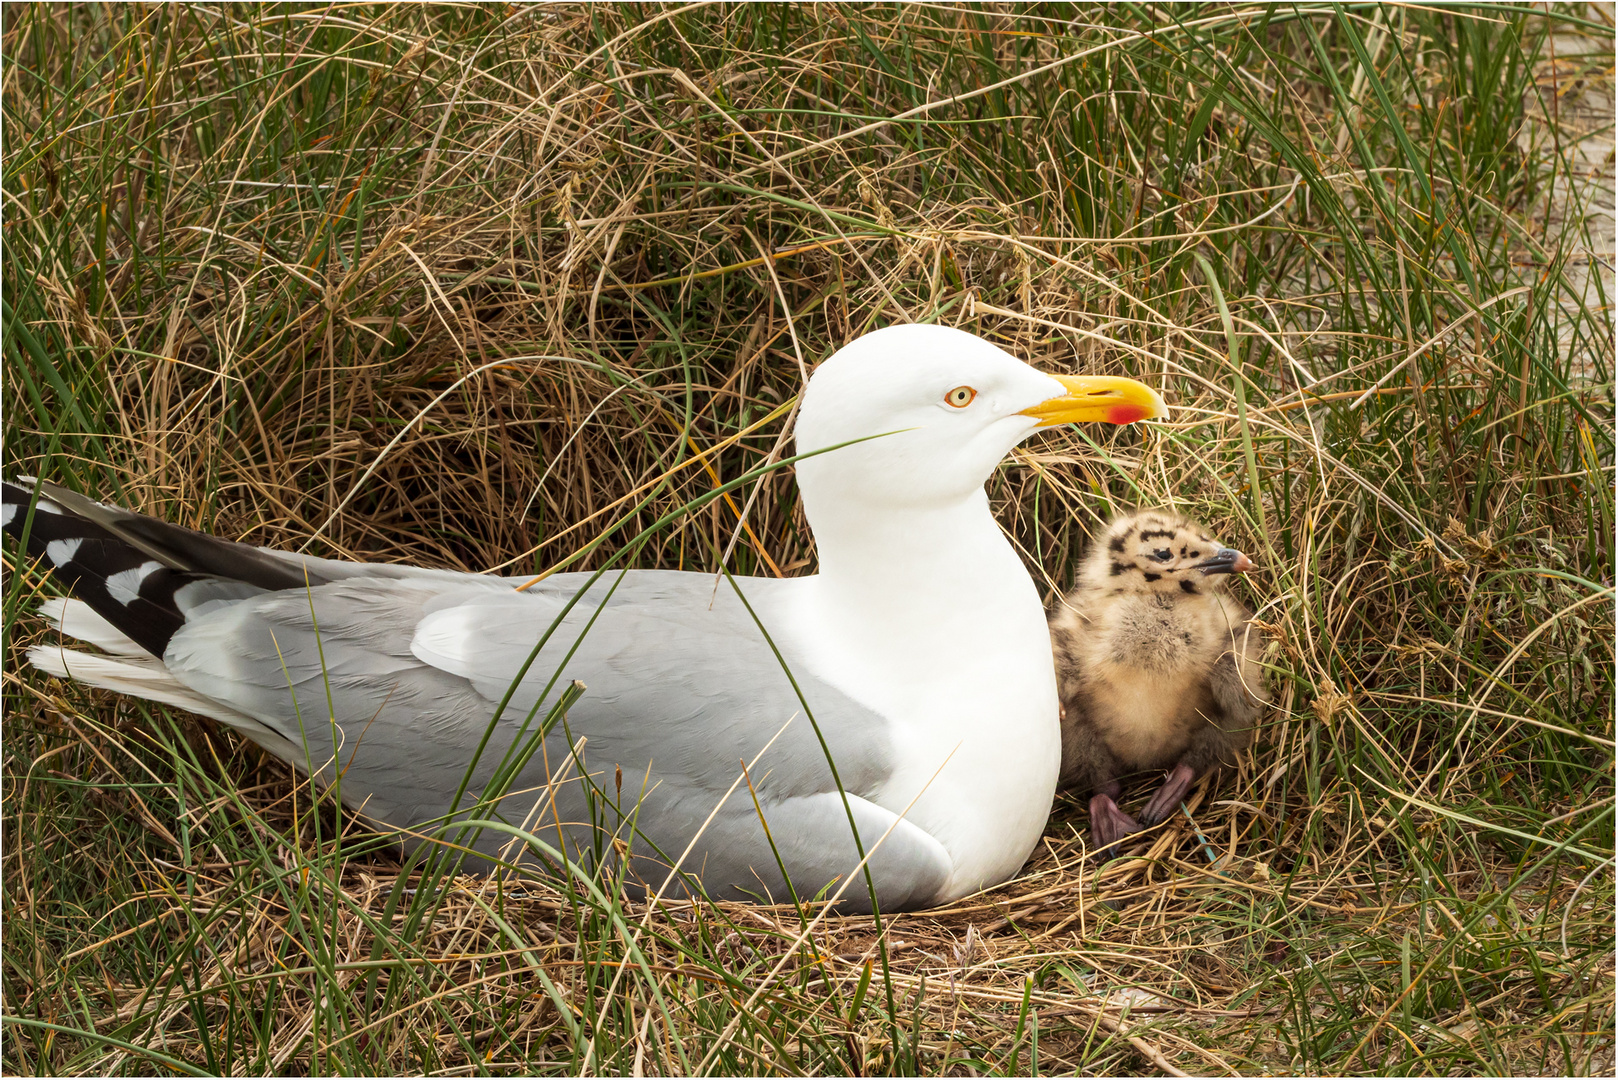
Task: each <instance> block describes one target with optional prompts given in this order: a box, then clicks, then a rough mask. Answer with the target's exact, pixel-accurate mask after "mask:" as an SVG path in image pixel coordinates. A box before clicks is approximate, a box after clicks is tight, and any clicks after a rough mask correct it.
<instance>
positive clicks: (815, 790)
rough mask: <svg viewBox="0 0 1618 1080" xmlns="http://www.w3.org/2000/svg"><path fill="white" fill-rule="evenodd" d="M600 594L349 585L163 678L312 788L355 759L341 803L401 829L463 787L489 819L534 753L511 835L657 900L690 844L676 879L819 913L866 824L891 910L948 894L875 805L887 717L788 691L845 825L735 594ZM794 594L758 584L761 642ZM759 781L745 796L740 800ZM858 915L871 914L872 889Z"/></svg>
mask: <svg viewBox="0 0 1618 1080" xmlns="http://www.w3.org/2000/svg"><path fill="white" fill-rule="evenodd" d="M584 577H585V575H560V576H559V577H558V578H556V579H551V580H550V581H547V582H545V583H544V587H543V588H540V589H536V590H531V591H529V592H524V593H517V592H514V591H513V590H512V589H511V588H510V586H509V584H507V583H502V582H498V581H492V580H489V579H481V578H470V577H459V576H457V577H450V576H448V575H446V576H444V577H442V578H433V579H428V578H424V577H412V578H407V579H401V578H397V577H392V576H389V577H388V578H383V579H375V580H373V579H367V578H364V577H351V578H348V579H346V580H340V581H337V582H334V583H332V584H329V585H325V586H321V587H318V588H314V589H310V590H306V591H296V592H294V591H288V592H282V593H275V594H267V595H265V596H261V597H255V598H252V599H249V600H246V601H243V602H241V603H238V604H234V605H231V606H229V607H228V608H225V609H223V610H220V611H215V612H212V613H210V614H209V615H208V616H207V617H206V618H204V619H200V620H197V621H196V622H195V623H194V624H188V625H187V627H186V628H185V630H183V631H182V632H181V633H180V634H179V635H177V636H176V638H175V640H174V642H173V643H172V644H171V646H170V649H169V651H168V654H167V655H166V656H165V658H164V659H165V663H166V664H167V665H168V667H169V668H170V670H171V671H174V672H175V674H176V676H177V677H179V678H180V679H181V681H183V682H185V683H186V684H187V685H188V686H190V687H191V688H192V689H194V690H196V691H198V692H200V693H203V694H205V695H207V696H209V697H212V698H213V699H215V700H219V701H222V702H224V703H226V704H228V705H229V706H230V707H231V708H234V709H236V710H238V711H240V712H244V713H246V714H247V715H250V716H253V717H254V718H256V719H258V720H260V721H261V722H263V723H265V724H266V725H269V726H272V727H277V729H278V730H280V731H281V733H282V734H283V735H285V736H286V737H287V738H288V740H289V741H290V742H292V743H293V744H294V745H298V746H302V745H304V740H305V739H307V743H308V746H309V751H308V760H307V761H306V762H300V763H299V764H300V767H307V768H309V769H310V771H311V772H320V773H323V774H324V775H327V776H330V775H331V774H332V773H333V771H334V767H333V766H334V763H337V762H340V767H341V784H342V789H341V790H342V796H343V799H344V801H345V802H347V803H349V804H350V805H354V806H361V807H363V808H364V809H365V810H366V812H368V813H369V814H371V815H372V816H373V817H376V818H379V819H381V820H384V821H387V822H389V823H392V824H394V825H396V826H403V827H406V828H417V829H428V828H430V826H431V825H432V823H433V822H434V821H435V820H436V819H440V818H442V817H443V816H444V815H445V814H447V813H448V812H449V811H450V808H451V803H452V801H453V800H454V797H455V792H456V790H457V788H458V787H459V786H460V785H461V784H462V782H463V779H464V778H467V777H468V775H470V780H469V783H468V789H469V791H471V792H472V793H473V797H474V798H475V797H476V796H477V794H479V793H481V792H482V791H483V790H484V788H485V786H487V785H488V784H489V783H490V780H491V779H492V778H493V777H494V775H495V772H496V768H497V766H498V765H499V763H500V762H501V761H502V760H505V759H506V758H507V757H508V755H511V754H513V753H517V754H519V755H520V754H521V753H523V752H525V750H526V751H531V752H532V756H531V757H530V758H529V759H528V760H527V763H526V765H525V766H524V767H523V768H522V769H521V770H520V772H518V773H517V775H516V776H515V778H514V779H513V780H512V782H511V783H510V785H509V788H508V789H506V790H509V791H510V792H511V794H510V795H508V796H507V797H506V798H505V800H504V802H502V803H501V804H500V806H499V817H501V818H503V819H505V820H506V821H508V822H510V823H511V824H513V825H519V826H523V827H524V828H526V829H527V830H528V831H531V832H533V833H535V834H536V835H538V836H540V837H542V838H544V839H546V840H548V841H549V842H550V843H551V844H553V845H556V846H561V847H563V848H565V849H566V851H567V853H568V854H569V856H570V857H573V858H574V859H576V860H579V861H581V862H583V863H584V864H587V865H588V864H595V863H597V862H599V861H602V860H605V859H611V858H614V857H615V855H614V851H615V849H614V846H613V845H612V844H611V843H610V839H611V838H612V837H613V836H617V837H619V838H620V839H622V840H625V841H628V842H629V847H628V850H629V851H630V852H631V853H632V858H634V859H635V863H634V869H635V871H636V872H637V873H638V874H639V875H640V876H641V877H642V878H643V879H644V880H645V881H647V882H648V883H650V885H651V886H652V887H654V888H655V887H657V886H658V885H659V884H660V883H661V882H662V880H663V878H664V874H665V873H666V870H665V869H663V865H662V864H663V863H664V862H665V861H674V860H678V859H679V858H680V856H681V855H682V854H683V853H686V851H687V848H688V847H689V848H690V852H689V854H687V855H686V857H685V859H684V861H683V862H682V863H681V868H682V869H683V870H687V871H690V872H692V873H694V874H695V875H696V876H698V877H699V878H700V880H701V881H702V883H703V885H704V887H705V888H706V889H707V891H708V892H709V893H710V894H711V895H714V896H717V897H740V896H749V895H751V896H767V897H772V898H774V899H777V900H780V899H785V898H786V896H787V895H788V894H787V890H786V888H785V884H786V882H785V879H784V878H783V875H782V873H781V870H780V868H779V866H778V860H779V862H780V863H782V864H784V865H785V866H786V868H787V871H788V873H789V874H790V876H791V880H792V883H793V885H794V886H796V888H797V890H798V893H799V895H800V896H804V897H809V896H813V895H815V894H816V893H817V892H819V891H820V890H821V889H822V888H823V887H825V886H826V885H827V884H828V883H831V882H833V881H836V880H839V879H843V878H846V877H847V876H848V874H849V872H850V871H851V870H852V868H853V867H854V866H855V864H856V863H857V862H858V854H857V851H856V848H855V845H854V842H853V837H852V834H851V830H850V827H849V820H848V819H849V816H850V813H852V816H853V817H854V819H855V821H856V822H857V824H858V826H859V831H860V837H861V840H862V841H863V844H864V847H865V849H866V850H867V851H869V850H870V849H871V848H872V846H873V845H875V844H877V843H878V840H879V839H880V838H881V837H882V836H883V835H884V833H886V834H888V835H887V838H886V839H885V840H882V841H881V843H880V847H879V848H878V850H877V852H876V854H875V855H874V856H873V857H872V859H871V863H870V865H871V869H872V872H873V875H874V877H875V878H876V881H877V884H878V896H879V899H880V902H881V903H882V904H883V906H884V907H885V908H899V907H913V906H917V905H920V904H925V903H926V902H928V900H930V899H931V898H932V897H933V896H934V895H936V894H937V893H938V892H939V891H940V890H941V888H942V886H943V883H944V881H945V879H946V878H947V876H948V873H949V866H950V863H949V859H948V856H947V854H946V853H945V851H944V849H943V847H942V845H940V844H939V843H938V842H937V841H936V840H934V839H933V838H932V837H930V836H928V835H927V834H926V833H924V832H923V831H922V830H920V829H919V828H916V827H915V826H913V825H910V824H909V823H908V822H903V821H899V820H898V819H897V818H896V817H895V816H894V815H893V814H892V813H891V812H890V811H888V810H886V809H884V808H882V807H881V806H879V805H877V804H876V803H875V802H874V801H871V800H870V799H867V798H865V797H864V796H866V795H874V794H875V793H877V792H878V791H879V790H880V788H881V785H882V783H883V781H884V780H885V779H886V778H887V776H888V774H889V773H890V772H891V754H892V748H891V744H890V742H889V740H888V736H887V725H886V723H885V721H883V719H882V718H881V717H879V716H877V715H875V714H873V713H871V712H870V711H869V710H867V709H865V708H863V707H862V706H860V705H858V704H856V703H855V702H853V701H852V700H850V699H849V698H847V697H846V696H845V695H843V694H841V693H840V692H838V691H837V690H836V689H835V688H833V687H830V686H828V685H826V684H825V683H823V682H820V681H818V680H816V679H814V678H813V677H811V676H810V675H809V674H808V673H807V672H806V671H804V670H801V669H800V670H795V671H794V675H795V677H796V678H797V680H798V685H799V686H800V687H801V689H802V692H803V697H804V699H806V700H807V702H808V705H809V709H810V711H811V712H812V713H813V716H814V719H815V721H816V722H817V723H818V724H819V726H820V729H821V733H822V734H823V735H824V737H825V739H826V743H827V745H828V747H829V748H830V749H831V750H832V754H833V759H834V760H835V762H836V764H837V767H838V770H839V774H840V777H841V780H842V783H843V785H844V788H845V790H846V791H847V792H848V793H849V797H848V806H847V809H845V804H844V801H843V798H842V797H841V796H840V795H839V794H838V793H837V788H836V784H835V783H834V782H833V780H832V774H831V769H830V767H829V766H828V765H827V763H826V757H825V754H824V752H823V751H822V749H821V744H820V741H819V739H817V738H816V735H815V730H814V727H813V726H812V725H811V724H810V723H809V722H808V718H807V716H806V715H805V712H804V708H803V703H802V702H801V701H800V700H799V696H798V693H797V692H796V691H794V689H793V686H792V682H791V680H789V679H788V678H787V676H786V673H785V672H784V671H783V670H782V668H781V665H780V663H779V662H778V661H777V659H776V658H775V656H774V654H773V653H772V652H771V650H770V648H769V646H768V644H767V643H766V642H765V641H764V639H763V636H762V635H761V634H760V633H759V631H758V628H757V627H756V626H755V625H754V623H753V620H752V618H751V616H749V615H748V614H747V613H746V611H745V609H744V608H742V606H741V605H740V603H739V602H737V601H736V600H735V597H734V596H733V595H732V594H730V593H729V591H728V586H723V585H722V586H721V589H720V592H719V594H718V596H717V597H714V603H713V604H712V606H711V607H710V606H709V601H710V597H713V596H714V593H713V579H712V578H711V577H708V576H706V575H695V574H676V573H663V572H653V571H639V572H633V573H631V574H630V575H628V576H627V577H626V578H625V579H624V580H623V582H622V583H621V584H620V585H619V586H618V589H617V591H616V592H615V593H614V594H613V596H612V598H611V600H610V601H609V600H607V599H606V595H607V592H608V590H609V589H610V588H611V587H612V583H613V576H612V575H608V576H606V577H604V578H603V579H602V581H600V582H598V583H597V586H596V588H594V589H592V590H591V591H590V592H589V593H588V594H587V595H586V596H585V597H583V598H582V599H581V601H580V602H579V603H577V604H576V605H575V606H574V608H573V609H572V611H571V612H569V613H568V614H566V615H565V616H563V615H562V614H561V613H562V609H563V607H564V606H565V605H566V603H567V601H568V600H569V599H570V598H571V596H572V593H573V592H574V591H575V590H576V589H578V588H579V587H580V586H581V585H582V584H583V579H584ZM791 584H792V583H790V582H770V581H763V582H761V581H757V579H744V585H745V587H746V588H747V589H748V591H749V593H750V594H751V593H753V592H755V591H756V592H757V593H758V594H759V599H758V601H757V606H758V607H759V608H760V609H761V615H762V617H763V618H764V619H765V621H766V626H768V620H769V618H771V617H772V616H771V615H769V614H765V613H767V612H772V611H774V612H777V613H778V612H779V607H780V605H779V604H778V603H772V601H773V600H777V599H778V598H779V597H780V596H784V595H785V593H784V592H781V591H780V590H781V587H782V586H790V585H791ZM553 623H554V624H555V625H554V628H553ZM317 628H318V629H317ZM547 631H550V636H549V640H548V641H547V642H546V644H545V645H544V646H543V648H541V649H539V651H538V653H537V655H536V654H535V647H536V645H538V644H539V642H540V640H541V638H542V637H543V636H545V634H546V633H547ZM531 655H532V656H533V662H532V663H531V664H529V666H528V670H527V672H526V674H525V675H523V677H522V678H521V679H520V680H518V679H517V676H518V673H519V671H520V670H521V669H522V668H523V666H524V664H525V663H526V662H528V660H529V658H530V656H531ZM800 668H801V666H800ZM573 680H578V681H579V682H582V683H584V684H585V686H586V687H587V689H586V692H585V693H584V696H583V697H582V698H580V699H579V700H578V701H577V702H576V703H574V704H573V705H572V706H571V708H570V709H569V710H568V711H567V714H566V718H565V721H563V722H562V723H559V724H558V725H557V726H556V727H555V728H554V729H553V730H552V731H551V732H550V734H549V735H548V736H546V737H545V738H544V739H543V740H542V741H538V742H531V743H529V744H527V745H526V746H525V745H524V744H523V743H520V742H519V734H520V732H521V731H523V730H524V724H525V721H526V720H527V718H528V717H529V716H530V715H531V714H532V715H533V716H534V721H533V724H534V725H535V726H530V727H528V729H527V730H528V731H529V732H533V731H534V730H536V729H537V724H538V723H539V722H540V721H542V720H543V719H544V717H545V716H546V714H547V711H548V710H549V709H550V708H551V706H552V705H554V703H555V702H556V701H557V700H558V698H559V697H560V695H561V693H562V691H563V690H564V689H565V688H566V687H567V686H568V685H569V684H570V683H571V682H572V681H573ZM508 691H509V692H510V701H509V703H508V704H507V706H506V708H505V710H504V711H503V712H502V713H501V715H500V716H499V718H498V720H495V709H496V706H497V704H498V703H499V702H500V701H501V700H502V698H504V697H505V696H506V695H507V693H508ZM328 706H329V707H328ZM328 716H329V717H331V718H334V721H335V722H331V721H328V719H327V718H328ZM300 718H301V723H300ZM491 722H492V724H491ZM486 735H487V736H488V742H487V746H486V748H485V749H484V751H483V754H482V757H481V759H480V760H479V761H478V763H477V765H476V767H475V768H473V769H471V770H470V774H469V772H468V767H469V765H470V763H471V761H472V758H473V756H474V754H475V752H476V748H477V747H478V745H479V743H480V742H482V741H483V740H484V738H485V736H486ZM772 739H773V742H772ZM766 745H768V749H767V750H766V749H765V748H766ZM761 752H762V753H761ZM744 762H746V763H748V765H749V769H748V776H747V778H746V779H744V780H743V782H742V783H741V784H740V785H738V786H737V787H736V789H735V790H733V791H730V794H729V795H728V797H726V792H727V790H728V789H730V788H731V787H732V783H733V781H735V780H737V778H738V777H740V776H741V775H742V767H743V763H744ZM620 777H621V778H622V779H621V784H622V787H621V788H620V787H619V783H620V780H619V778H620ZM755 794H756V795H757V799H758V803H757V807H755V803H754V795H755ZM469 801H470V800H463V802H462V805H463V806H465V805H467V803H468V802H469ZM478 812H479V813H482V814H487V813H488V810H487V808H484V809H481V810H479V811H478ZM761 815H762V817H763V819H764V821H765V822H766V823H767V824H768V832H767V833H766V830H765V829H764V828H763V827H762V826H761V824H760V816H761ZM626 819H628V821H627V822H626ZM629 822H632V824H633V829H631V828H629V827H627V825H628V823H629ZM509 839H510V838H509V836H508V835H506V834H504V833H500V832H494V831H490V832H487V833H485V834H484V836H483V837H482V838H480V839H479V840H478V842H477V847H478V849H479V850H480V851H481V852H483V853H484V854H487V855H495V854H497V853H498V852H499V851H500V849H501V848H502V847H504V846H505V845H506V844H507V843H508V841H509ZM771 839H773V840H774V842H775V849H774V850H773V851H772V849H771V846H770V840H771ZM848 896H849V897H851V898H852V903H851V904H850V907H851V908H858V907H860V906H862V905H861V901H862V900H863V899H864V897H865V891H864V887H863V884H860V883H856V884H855V885H854V886H853V887H851V888H850V890H849V893H848Z"/></svg>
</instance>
